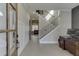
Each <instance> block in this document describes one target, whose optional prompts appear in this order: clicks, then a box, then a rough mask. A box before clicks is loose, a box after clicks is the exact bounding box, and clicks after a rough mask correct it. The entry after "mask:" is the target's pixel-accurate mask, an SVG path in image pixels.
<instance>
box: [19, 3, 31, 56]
mask: <svg viewBox="0 0 79 59" xmlns="http://www.w3.org/2000/svg"><path fill="white" fill-rule="evenodd" d="M29 19H30V17H29V14H28V12H27V10H25V9H24V7H23V4H18V35H19V37H18V39H19V43H20V44H19V49H18V55H20V54H21V52H22V51H23V49H24V48H25V46H26V45H27V43H28V42H29Z"/></svg>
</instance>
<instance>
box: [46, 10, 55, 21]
mask: <svg viewBox="0 0 79 59" xmlns="http://www.w3.org/2000/svg"><path fill="white" fill-rule="evenodd" d="M52 15H54V10H51V11H49V13H48V15H47V16H46V17H45V19H46V20H49V19H50V18H51V17H52Z"/></svg>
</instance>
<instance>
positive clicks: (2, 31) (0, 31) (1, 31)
mask: <svg viewBox="0 0 79 59" xmlns="http://www.w3.org/2000/svg"><path fill="white" fill-rule="evenodd" d="M15 31H16V30H14V29H11V30H0V33H5V32H15Z"/></svg>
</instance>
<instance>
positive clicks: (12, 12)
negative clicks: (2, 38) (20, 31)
mask: <svg viewBox="0 0 79 59" xmlns="http://www.w3.org/2000/svg"><path fill="white" fill-rule="evenodd" d="M7 7H8V9H7V11H8V13H7V17H8V18H7V28H8V30H9V32H8V33H7V35H8V37H7V39H8V55H11V56H12V55H13V56H16V55H17V54H18V52H17V43H18V42H17V41H18V39H17V4H11V3H9V4H7Z"/></svg>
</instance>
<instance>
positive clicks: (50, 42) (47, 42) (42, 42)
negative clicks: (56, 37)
mask: <svg viewBox="0 0 79 59" xmlns="http://www.w3.org/2000/svg"><path fill="white" fill-rule="evenodd" d="M39 43H40V44H58V42H56V41H40V42H39Z"/></svg>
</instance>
